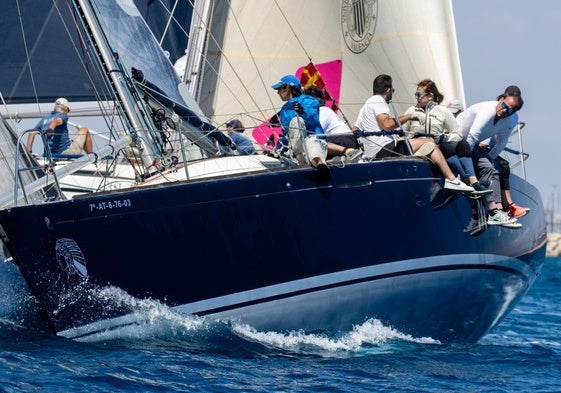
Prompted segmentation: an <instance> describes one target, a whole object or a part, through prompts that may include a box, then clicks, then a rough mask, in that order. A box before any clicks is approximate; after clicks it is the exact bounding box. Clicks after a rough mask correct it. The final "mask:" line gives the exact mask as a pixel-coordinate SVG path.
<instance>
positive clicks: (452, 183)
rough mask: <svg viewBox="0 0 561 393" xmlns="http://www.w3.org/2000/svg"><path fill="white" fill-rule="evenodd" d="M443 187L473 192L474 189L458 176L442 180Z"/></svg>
mask: <svg viewBox="0 0 561 393" xmlns="http://www.w3.org/2000/svg"><path fill="white" fill-rule="evenodd" d="M444 188H446V189H447V190H454V191H461V192H473V191H474V188H473V187H471V186H468V185H467V184H466V183H464V182H463V181H461V180H460V179H458V178H455V179H454V180H448V179H445V180H444Z"/></svg>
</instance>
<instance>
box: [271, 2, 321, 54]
mask: <svg viewBox="0 0 561 393" xmlns="http://www.w3.org/2000/svg"><path fill="white" fill-rule="evenodd" d="M274 1H275V4H276V6H277V8H278V9H279V11H280V13H281V15H282V17H283V18H284V20H285V21H286V24H287V25H288V27H290V31H292V34H294V37H296V41H298V43H299V44H300V47H301V48H302V50H303V51H304V53H305V54H306V56H307V57H308V60H309V61H310V62H312V58H311V57H310V54H309V53H308V51H307V50H306V48H305V47H304V45H303V44H302V41H300V38H298V35H297V34H296V31H294V29H293V28H292V24H291V23H290V21H289V20H288V18H287V17H286V15H285V14H284V12H283V10H282V8H281V7H280V5H279V3H278V2H277V0H274Z"/></svg>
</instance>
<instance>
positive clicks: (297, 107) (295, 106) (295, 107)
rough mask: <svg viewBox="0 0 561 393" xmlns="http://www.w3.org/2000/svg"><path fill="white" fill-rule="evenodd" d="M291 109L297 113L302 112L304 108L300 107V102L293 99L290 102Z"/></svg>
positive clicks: (301, 113) (300, 113)
mask: <svg viewBox="0 0 561 393" xmlns="http://www.w3.org/2000/svg"><path fill="white" fill-rule="evenodd" d="M292 110H293V111H294V112H296V113H298V114H299V115H303V114H304V108H302V104H300V103H299V102H298V101H294V102H293V103H292Z"/></svg>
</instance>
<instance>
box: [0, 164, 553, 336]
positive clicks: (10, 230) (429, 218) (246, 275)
mask: <svg viewBox="0 0 561 393" xmlns="http://www.w3.org/2000/svg"><path fill="white" fill-rule="evenodd" d="M331 173H332V179H331V180H330V181H328V182H326V183H319V182H318V177H317V173H316V171H315V170H313V169H290V170H277V171H271V172H267V173H259V174H248V175H245V176H241V177H240V176H237V177H234V176H233V177H226V178H220V179H215V180H205V181H196V182H184V183H178V184H175V185H165V186H155V187H149V188H143V189H138V190H133V191H121V192H113V193H104V194H96V195H93V196H88V197H81V198H75V199H74V200H71V201H66V202H57V203H52V204H43V205H35V206H25V207H18V208H12V209H6V210H3V211H0V225H1V226H2V229H3V231H4V232H5V236H3V238H4V241H5V243H6V245H7V247H8V248H9V250H10V252H11V254H12V256H13V258H14V262H15V263H16V264H17V266H18V267H19V269H20V271H21V272H22V274H23V275H24V277H25V279H26V280H27V282H28V284H29V286H30V288H31V290H32V292H33V293H34V294H35V296H36V298H37V300H38V302H39V303H40V305H41V307H42V309H43V310H44V313H45V316H46V318H47V319H48V321H49V323H50V324H51V326H52V328H53V330H54V331H55V332H57V333H59V334H62V335H65V336H68V337H80V336H82V335H88V334H93V333H95V332H97V331H99V330H103V329H108V328H114V327H115V326H119V325H122V324H127V323H132V322H133V321H134V317H133V316H131V313H133V312H134V307H133V306H131V305H128V304H124V303H123V302H120V301H117V300H116V299H112V298H110V297H107V295H106V293H104V292H103V290H100V289H99V288H104V287H107V286H109V285H110V286H116V287H119V288H121V289H123V290H125V291H126V292H127V293H129V294H130V295H132V296H134V297H138V298H153V299H159V300H160V301H162V302H164V303H166V304H167V305H169V306H171V307H176V309H177V310H178V311H181V312H186V313H193V314H198V315H209V316H214V317H219V318H239V319H241V320H242V321H245V322H248V323H250V324H251V325H253V326H254V327H256V328H257V329H262V330H277V331H278V330H290V329H304V330H324V331H328V332H337V331H341V330H349V329H351V328H352V326H353V325H354V324H360V323H363V322H364V321H365V320H367V319H368V318H377V319H379V320H381V321H382V322H384V323H386V324H389V325H392V326H393V327H395V328H397V329H399V330H400V331H402V332H403V333H408V334H412V335H414V336H416V337H421V336H423V337H432V338H434V339H438V340H441V341H443V342H454V341H461V342H470V341H476V340H477V339H479V338H480V337H481V336H482V335H483V334H485V333H486V332H487V331H488V330H489V329H490V328H491V327H493V326H494V325H495V324H496V323H497V322H499V321H500V319H502V318H503V317H504V316H505V315H506V314H507V313H508V312H509V311H510V310H511V309H512V308H513V307H514V306H515V305H516V303H517V302H518V301H519V300H520V299H521V298H522V297H523V296H524V294H525V293H526V292H527V290H528V289H529V288H530V287H531V285H532V284H533V282H534V280H535V278H536V277H537V275H538V274H539V272H540V270H541V267H542V264H543V260H544V257H545V242H546V230H545V216H544V213H543V206H542V202H541V198H540V196H539V193H538V192H537V190H536V189H535V188H534V187H532V186H531V185H529V184H528V183H526V182H525V181H522V180H521V179H519V178H517V177H515V176H512V177H513V179H512V180H511V182H512V183H513V184H512V192H513V194H514V196H515V200H516V201H517V203H519V204H521V205H525V206H529V207H531V208H532V212H531V213H530V214H529V215H527V216H526V217H523V218H522V219H520V222H521V223H522V224H523V225H524V226H523V228H522V229H519V230H513V229H507V228H502V227H491V228H489V229H487V231H485V232H484V233H483V234H482V235H480V236H477V237H471V236H469V235H468V234H465V233H464V232H463V230H462V229H463V228H464V227H465V226H466V225H467V223H468V221H469V218H470V214H471V209H470V204H469V202H468V200H467V199H466V198H465V197H463V196H461V195H458V194H456V193H450V192H449V191H446V190H443V189H442V188H441V187H442V179H441V178H440V177H439V176H438V175H436V174H435V172H434V168H432V166H430V165H429V164H427V163H426V162H425V161H422V160H421V159H416V158H407V159H396V160H387V161H381V162H374V163H364V164H353V165H347V166H346V167H345V168H335V167H332V168H331ZM86 277H87V279H86Z"/></svg>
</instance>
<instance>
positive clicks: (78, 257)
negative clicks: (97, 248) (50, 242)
mask: <svg viewBox="0 0 561 393" xmlns="http://www.w3.org/2000/svg"><path fill="white" fill-rule="evenodd" d="M55 251H56V260H57V261H58V264H59V265H60V267H61V268H62V270H64V271H65V272H66V273H68V274H70V275H78V276H82V277H87V276H88V271H87V269H86V258H84V254H83V253H82V250H81V249H80V247H78V244H77V243H76V242H75V241H74V240H73V239H68V238H62V239H58V240H57V241H56V245H55Z"/></svg>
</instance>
